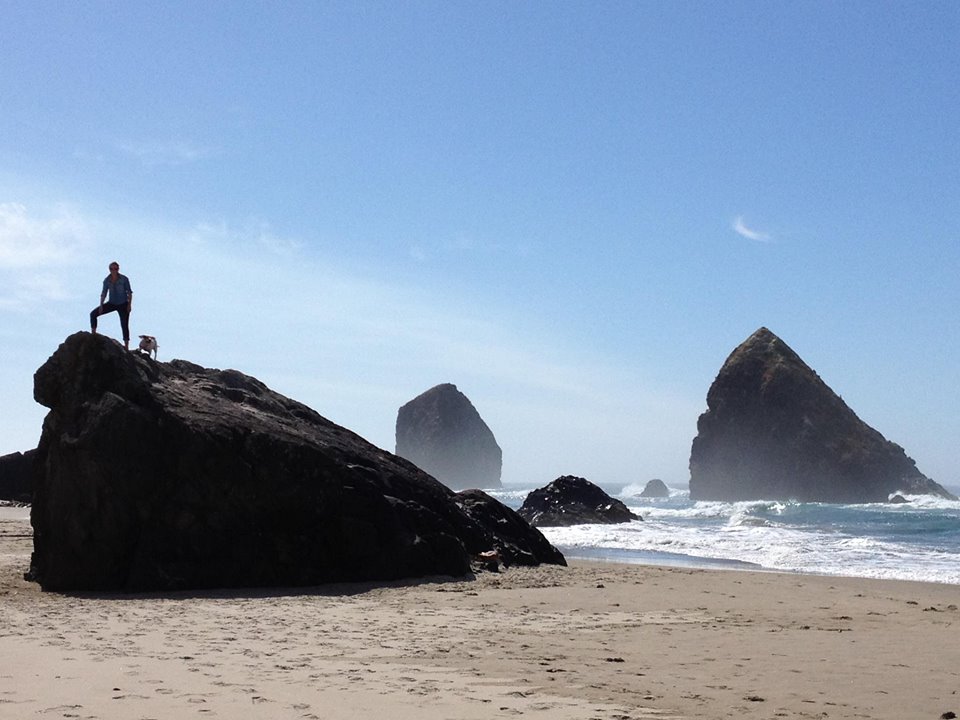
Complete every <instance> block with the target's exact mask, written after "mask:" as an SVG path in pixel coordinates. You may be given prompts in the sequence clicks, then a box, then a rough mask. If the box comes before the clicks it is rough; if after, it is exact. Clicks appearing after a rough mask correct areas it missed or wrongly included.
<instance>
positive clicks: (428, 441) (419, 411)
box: [396, 383, 503, 490]
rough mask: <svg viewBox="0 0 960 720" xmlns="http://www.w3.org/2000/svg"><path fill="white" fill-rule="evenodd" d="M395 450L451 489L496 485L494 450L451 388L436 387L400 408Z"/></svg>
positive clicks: (463, 399)
mask: <svg viewBox="0 0 960 720" xmlns="http://www.w3.org/2000/svg"><path fill="white" fill-rule="evenodd" d="M396 450H397V455H399V456H400V457H402V458H406V459H407V460H409V461H410V462H412V463H414V464H415V465H417V467H420V468H422V469H423V470H426V471H427V472H428V473H430V474H431V475H433V476H434V477H435V478H437V479H438V480H440V482H442V483H444V484H445V485H447V486H448V487H451V488H453V489H455V490H456V489H463V488H499V487H500V470H501V465H502V461H503V454H502V452H501V450H500V446H499V445H497V441H496V438H494V436H493V433H492V432H491V431H490V428H489V427H487V424H486V423H485V422H484V421H483V419H482V418H481V417H480V413H478V412H477V410H476V408H475V407H474V406H473V404H472V403H471V402H470V400H468V399H467V396H466V395H464V394H463V393H462V392H460V391H459V390H458V389H457V386H456V385H451V384H450V383H444V384H442V385H437V386H436V387H433V388H430V389H429V390H427V391H426V392H425V393H422V394H421V395H418V396H417V397H415V398H414V399H413V400H411V401H410V402H408V403H407V404H406V405H404V406H403V407H401V408H400V410H399V412H398V413H397V447H396Z"/></svg>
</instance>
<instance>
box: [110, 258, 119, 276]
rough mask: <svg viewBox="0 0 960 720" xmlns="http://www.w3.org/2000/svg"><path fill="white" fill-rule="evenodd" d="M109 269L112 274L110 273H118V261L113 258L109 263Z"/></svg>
mask: <svg viewBox="0 0 960 720" xmlns="http://www.w3.org/2000/svg"><path fill="white" fill-rule="evenodd" d="M109 270H110V272H111V274H112V273H118V272H120V263H118V262H117V261H116V260H114V261H113V262H112V263H110V267H109Z"/></svg>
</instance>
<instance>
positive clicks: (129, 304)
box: [126, 278, 133, 313]
mask: <svg viewBox="0 0 960 720" xmlns="http://www.w3.org/2000/svg"><path fill="white" fill-rule="evenodd" d="M126 284H127V312H128V313H129V312H133V288H131V287H130V279H129V278H127V283H126Z"/></svg>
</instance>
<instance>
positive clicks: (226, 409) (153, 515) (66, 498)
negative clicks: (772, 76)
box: [28, 332, 563, 591]
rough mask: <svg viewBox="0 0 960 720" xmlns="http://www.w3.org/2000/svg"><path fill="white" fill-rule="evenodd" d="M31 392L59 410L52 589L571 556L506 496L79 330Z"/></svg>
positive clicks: (49, 552)
mask: <svg viewBox="0 0 960 720" xmlns="http://www.w3.org/2000/svg"><path fill="white" fill-rule="evenodd" d="M34 397H35V398H36V399H37V401H38V402H40V403H41V404H43V405H46V406H47V407H49V408H50V412H49V413H48V414H47V417H46V419H45V420H44V424H43V433H42V435H41V438H40V444H39V447H38V448H37V457H36V461H35V463H34V465H33V467H34V477H33V480H34V486H33V506H32V511H31V520H32V523H33V528H34V551H33V556H32V558H31V568H30V572H29V573H28V578H29V579H33V580H36V581H37V582H39V583H40V585H41V587H43V589H45V590H60V591H65V590H108V591H115V590H120V591H148V590H172V589H183V588H212V587H252V586H261V587H263V586H303V585H315V584H320V583H327V582H340V581H361V580H388V579H395V578H405V577H421V576H427V575H453V576H462V575H464V574H467V573H469V572H470V571H471V560H472V559H473V558H475V557H478V556H482V555H483V554H485V553H487V554H489V553H490V552H491V551H495V552H496V556H497V557H498V558H499V560H500V561H501V562H502V563H503V564H504V565H507V566H509V565H513V564H537V563H539V562H562V560H563V558H562V555H560V553H559V552H557V551H556V549H555V548H553V547H552V546H551V545H550V544H549V543H548V542H547V541H546V540H545V539H544V538H543V536H542V535H541V534H540V533H539V531H537V530H534V529H533V528H530V527H529V526H527V525H526V524H525V523H524V522H523V521H522V520H520V518H519V517H518V516H516V513H513V511H511V510H509V509H508V508H506V507H504V506H500V504H499V503H497V502H496V501H495V500H493V499H492V498H489V497H488V496H482V494H481V496H480V497H478V496H476V495H470V496H466V497H458V496H457V495H456V494H455V493H453V491H451V490H450V489H449V488H447V487H445V486H444V485H442V484H440V483H439V482H437V481H436V480H435V479H434V478H432V477H430V476H429V475H427V474H426V473H425V472H423V471H422V470H420V469H419V468H417V467H415V466H413V465H412V464H411V463H409V462H407V461H405V460H402V459H400V458H398V457H396V456H394V455H392V454H390V453H388V452H386V451H384V450H380V449H379V448H376V447H374V446H373V445H371V444H370V443H368V442H366V441H365V440H363V439H362V438H361V437H359V436H357V435H355V434H354V433H352V432H350V431H349V430H346V429H345V428H342V427H340V426H338V425H335V424H334V423H332V422H330V421H329V420H326V419H324V418H323V417H321V416H320V415H318V414H317V413H316V412H314V411H313V410H311V409H310V408H308V407H307V406H305V405H302V404H301V403H298V402H296V401H294V400H290V399H288V398H286V397H284V396H282V395H280V394H278V393H275V392H273V391H272V390H270V389H269V388H268V387H267V386H266V385H264V384H263V383H262V382H260V381H259V380H257V379H256V378H253V377H249V376H247V375H244V374H242V373H240V372H237V371H236V370H211V369H206V368H202V367H200V366H198V365H194V364H192V363H189V362H186V361H183V360H173V361H171V362H168V363H157V362H155V361H153V360H150V359H149V358H147V357H145V356H140V355H139V354H136V353H129V352H126V351H124V350H123V349H122V348H121V347H120V346H119V345H118V344H117V343H115V342H114V341H112V340H110V339H108V338H105V337H103V336H102V335H91V334H90V333H86V332H82V333H76V334H75V335H72V336H70V337H69V338H67V340H66V341H65V342H64V343H63V344H62V345H61V346H60V347H59V348H58V349H57V351H56V352H55V353H54V354H53V356H51V358H50V359H49V360H48V361H47V362H46V363H45V364H44V365H43V366H42V367H41V368H40V369H39V370H37V372H36V375H35V376H34ZM501 518H507V519H508V520H509V521H510V522H509V523H507V524H509V533H508V534H507V535H506V536H504V537H501V536H500V534H499V527H500V526H501V525H504V522H503V521H502V520H501Z"/></svg>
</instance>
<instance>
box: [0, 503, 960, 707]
mask: <svg viewBox="0 0 960 720" xmlns="http://www.w3.org/2000/svg"><path fill="white" fill-rule="evenodd" d="M28 513H29V510H28V509H25V508H2V509H0V608H2V613H0V718H32V717H37V718H117V719H120V718H122V719H124V720H126V719H134V720H147V719H149V718H155V719H157V720H162V719H164V720H165V719H167V718H189V717H210V718H214V717H219V718H231V719H235V718H266V717H269V718H323V719H334V720H338V719H344V718H376V717H387V716H388V717H391V718H400V719H403V718H410V719H411V720H412V719H413V718H425V719H427V720H429V719H432V718H437V719H440V718H457V719H459V718H463V719H470V718H477V719H480V718H498V717H503V718H512V717H517V716H520V715H523V716H527V717H541V718H551V719H552V718H560V719H564V718H570V719H571V720H572V719H574V718H578V719H581V718H586V719H592V718H596V719H598V720H601V719H602V720H628V719H634V720H637V719H640V718H890V719H891V720H892V719H894V718H896V719H897V720H903V719H906V718H931V719H935V718H939V717H941V715H942V714H944V713H947V712H956V713H958V714H960V695H958V692H960V610H958V605H960V588H957V587H956V586H950V585H933V584H922V583H909V582H894V581H871V580H860V579H850V578H832V577H821V576H809V575H790V574H778V573H766V572H742V571H733V570H692V569H677V568H663V567H654V566H640V565H623V564H612V563H610V564H608V563H596V562H573V563H572V564H571V567H568V568H561V567H540V568H535V569H511V570H509V571H507V572H504V573H500V574H493V573H488V574H484V575H482V576H480V577H479V578H477V579H476V580H473V581H463V580H449V579H445V578H433V579H429V580H427V581H423V582H412V583H406V584H392V585H389V586H372V585H337V586H327V587H319V588H308V589H303V588H297V589H277V590H269V591H265V590H225V591H220V592H202V593H177V594H170V595H163V596H144V595H132V596H117V595H91V594H73V595H60V594H54V593H43V592H41V591H40V590H39V588H38V587H37V586H36V585H35V584H32V583H27V582H25V581H24V580H23V579H22V574H23V571H24V569H25V568H26V566H27V564H28V560H29V555H30V550H31V545H32V540H31V529H30V524H29V519H28Z"/></svg>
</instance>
